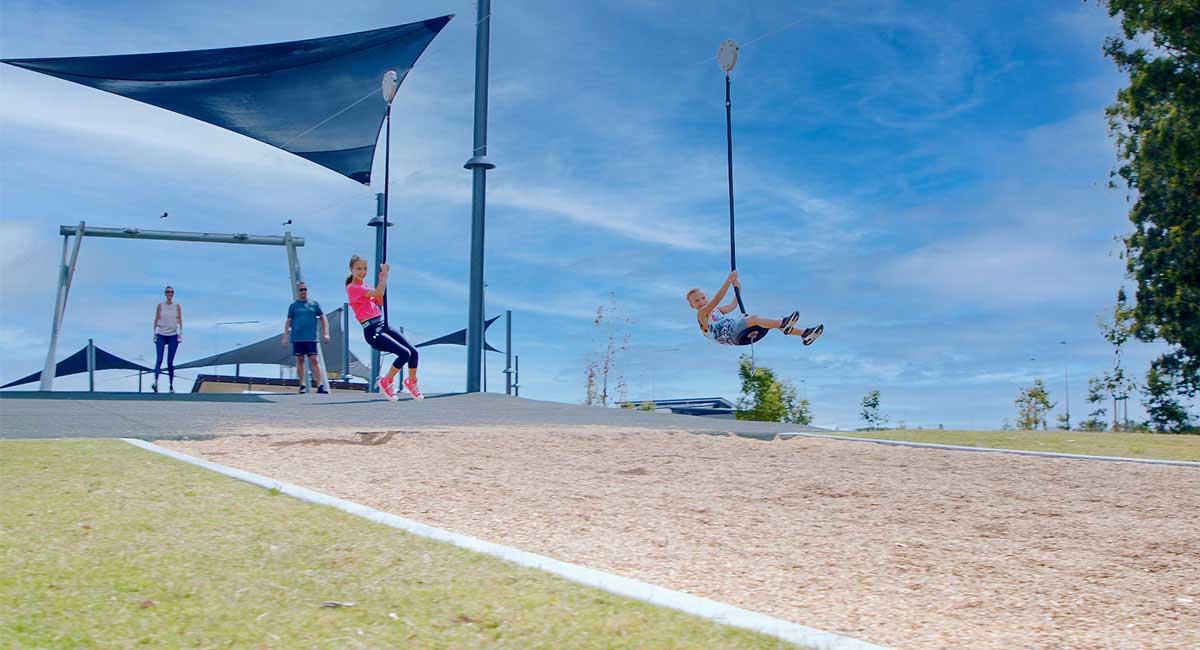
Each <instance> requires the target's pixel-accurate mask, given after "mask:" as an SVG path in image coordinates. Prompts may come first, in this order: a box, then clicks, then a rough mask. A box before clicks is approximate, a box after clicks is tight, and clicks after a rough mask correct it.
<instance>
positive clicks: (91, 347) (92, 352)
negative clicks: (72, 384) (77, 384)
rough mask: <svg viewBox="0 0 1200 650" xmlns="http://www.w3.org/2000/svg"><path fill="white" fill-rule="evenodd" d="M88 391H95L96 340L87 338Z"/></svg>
mask: <svg viewBox="0 0 1200 650" xmlns="http://www.w3.org/2000/svg"><path fill="white" fill-rule="evenodd" d="M87 368H88V392H89V393H94V392H96V342H95V341H93V340H92V339H88V346H87Z"/></svg>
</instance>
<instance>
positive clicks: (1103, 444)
mask: <svg viewBox="0 0 1200 650" xmlns="http://www.w3.org/2000/svg"><path fill="white" fill-rule="evenodd" d="M834 435H846V436H854V437H857V438H877V439H880V440H904V441H906V442H930V443H935V444H941V445H961V446H964V447H992V448H996V449H1023V450H1032V451H1051V452H1056V453H1065V454H1087V455H1090V456H1121V457H1123V458H1154V459H1158V460H1186V461H1200V436H1173V435H1165V434H1161V433H1120V432H1107V431H938V430H935V429H920V430H911V429H895V430H894V429H888V430H884V431H855V432H844V433H841V432H839V433H835V434H834Z"/></svg>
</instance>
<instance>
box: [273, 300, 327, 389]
mask: <svg viewBox="0 0 1200 650" xmlns="http://www.w3.org/2000/svg"><path fill="white" fill-rule="evenodd" d="M296 291H297V292H299V293H300V299H299V300H297V301H296V302H293V303H292V306H291V307H288V315H287V323H285V324H284V326H283V347H285V348H286V347H287V345H288V337H289V336H290V337H291V343H292V354H293V355H295V357H296V376H298V377H299V378H300V392H301V393H307V392H308V383H307V382H305V381H304V358H305V357H308V367H309V369H310V370H312V374H313V379H314V380H315V381H316V382H317V392H318V393H328V392H329V391H327V390H325V385H324V384H323V382H322V381H321V367H320V364H318V363H317V320H318V319H320V321H321V333H322V335H323V337H324V339H325V342H326V343H328V342H329V321H328V320H327V319H326V318H325V312H323V311H321V305H319V304H318V303H317V301H315V300H309V299H308V285H306V284H304V283H303V282H301V283H299V284H298V285H296Z"/></svg>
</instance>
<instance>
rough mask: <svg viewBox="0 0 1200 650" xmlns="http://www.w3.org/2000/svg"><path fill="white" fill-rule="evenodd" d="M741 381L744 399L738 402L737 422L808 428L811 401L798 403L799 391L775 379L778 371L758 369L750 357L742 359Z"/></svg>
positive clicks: (739, 367)
mask: <svg viewBox="0 0 1200 650" xmlns="http://www.w3.org/2000/svg"><path fill="white" fill-rule="evenodd" d="M738 376H739V377H740V378H741V380H742V396H741V397H739V398H738V403H737V408H738V410H737V419H739V420H761V421H766V422H792V423H795V424H809V423H811V422H812V413H811V412H810V411H809V404H808V400H797V399H796V387H795V386H793V385H792V384H791V382H788V381H781V380H779V379H777V378H776V377H775V371H773V370H771V369H770V368H764V367H762V366H758V367H755V366H754V364H753V362H752V361H751V360H750V357H747V356H742V357H741V359H740V360H739V363H738Z"/></svg>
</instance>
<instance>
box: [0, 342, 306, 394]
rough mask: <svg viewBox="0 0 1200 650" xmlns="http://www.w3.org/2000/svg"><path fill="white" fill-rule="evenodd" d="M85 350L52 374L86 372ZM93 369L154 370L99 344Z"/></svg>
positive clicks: (35, 377)
mask: <svg viewBox="0 0 1200 650" xmlns="http://www.w3.org/2000/svg"><path fill="white" fill-rule="evenodd" d="M281 336H282V335H281ZM87 350H88V349H87V346H86V345H85V346H83V347H82V348H80V349H79V351H78V352H76V353H75V354H72V355H71V356H69V357H67V358H66V359H63V360H62V361H59V362H58V364H57V365H56V366H54V376H55V377H66V376H67V375H78V374H80V373H84V372H87V371H88V362H87ZM95 369H96V370H140V371H142V372H154V370H152V369H150V368H147V367H146V366H143V365H141V364H137V363H134V362H132V361H130V360H128V359H122V358H121V357H118V356H117V355H115V354H112V353H111V352H106V351H105V350H102V349H100V347H99V346H96V368H95ZM41 379H42V373H41V371H38V372H35V373H33V374H32V375H26V376H25V377H22V378H20V379H18V380H16V381H13V382H9V383H7V384H5V385H3V386H0V389H4V388H11V387H13V386H20V385H22V384H32V383H33V382H35V381H41Z"/></svg>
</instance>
